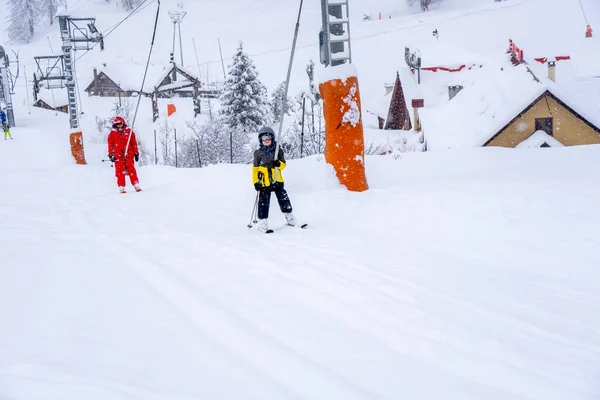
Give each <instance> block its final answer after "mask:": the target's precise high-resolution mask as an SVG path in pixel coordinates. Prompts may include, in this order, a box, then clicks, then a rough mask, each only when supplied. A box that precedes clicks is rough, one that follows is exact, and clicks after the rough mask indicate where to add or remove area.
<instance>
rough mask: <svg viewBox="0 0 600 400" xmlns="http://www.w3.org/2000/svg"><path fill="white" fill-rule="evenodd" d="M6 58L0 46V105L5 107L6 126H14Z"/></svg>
mask: <svg viewBox="0 0 600 400" xmlns="http://www.w3.org/2000/svg"><path fill="white" fill-rule="evenodd" d="M8 64H9V63H8V56H7V55H6V53H5V52H4V48H2V46H0V103H3V104H5V105H6V117H7V119H8V126H9V127H11V128H12V127H13V126H15V113H14V111H13V105H12V98H11V94H10V81H9V77H8Z"/></svg>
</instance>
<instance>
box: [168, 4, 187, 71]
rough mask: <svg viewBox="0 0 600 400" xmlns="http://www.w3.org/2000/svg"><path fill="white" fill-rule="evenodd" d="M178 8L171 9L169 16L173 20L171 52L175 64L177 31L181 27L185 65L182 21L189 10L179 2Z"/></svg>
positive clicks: (180, 51)
mask: <svg viewBox="0 0 600 400" xmlns="http://www.w3.org/2000/svg"><path fill="white" fill-rule="evenodd" d="M177 8H178V10H177V11H169V16H170V17H171V21H173V51H172V52H171V62H172V63H173V64H175V33H176V30H177V28H179V53H180V57H181V66H182V67H183V43H182V41H181V22H182V21H183V18H184V17H185V16H186V14H187V11H185V10H184V9H183V6H182V5H181V4H178V5H177Z"/></svg>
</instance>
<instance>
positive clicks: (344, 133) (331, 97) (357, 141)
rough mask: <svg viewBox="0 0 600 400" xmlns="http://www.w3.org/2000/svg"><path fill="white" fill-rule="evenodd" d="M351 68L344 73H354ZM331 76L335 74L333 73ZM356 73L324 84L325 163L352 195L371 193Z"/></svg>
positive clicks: (321, 90) (322, 84) (342, 70)
mask: <svg viewBox="0 0 600 400" xmlns="http://www.w3.org/2000/svg"><path fill="white" fill-rule="evenodd" d="M348 67H351V66H347V65H343V66H337V67H329V68H327V69H331V70H333V69H336V68H340V69H341V72H348V71H350V72H354V68H351V69H349V68H348ZM330 74H331V73H330ZM355 75H356V73H354V74H351V75H350V76H345V77H338V78H336V77H333V78H331V79H328V80H327V81H324V82H321V84H320V85H319V91H320V93H321V97H322V98H323V109H324V110H323V111H324V115H325V161H327V162H328V163H329V164H331V165H332V166H333V168H334V169H335V172H336V175H337V177H338V179H339V181H340V183H341V184H342V185H344V186H346V188H347V189H348V190H350V191H353V192H362V191H364V190H367V189H369V185H368V184H367V178H366V176H365V161H364V160H365V144H364V143H365V141H364V135H363V126H362V117H361V108H360V94H359V91H358V79H357V78H356V76H355Z"/></svg>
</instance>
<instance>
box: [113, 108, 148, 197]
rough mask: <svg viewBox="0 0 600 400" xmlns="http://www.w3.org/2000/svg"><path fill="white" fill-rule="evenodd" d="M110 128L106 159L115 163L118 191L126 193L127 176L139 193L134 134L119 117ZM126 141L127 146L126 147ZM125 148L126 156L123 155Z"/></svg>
mask: <svg viewBox="0 0 600 400" xmlns="http://www.w3.org/2000/svg"><path fill="white" fill-rule="evenodd" d="M112 127H113V129H112V130H111V131H110V133H109V134H108V158H110V160H111V161H112V162H114V163H115V175H116V177H117V185H118V186H119V191H120V192H121V193H126V192H125V175H129V179H130V180H131V184H132V185H133V187H134V188H135V191H136V192H139V191H141V190H142V189H140V185H139V180H138V176H137V171H136V170H135V163H134V160H135V161H139V159H140V153H139V150H138V144H137V140H135V133H134V132H133V131H132V130H131V128H129V127H128V126H127V124H126V123H125V120H124V119H123V117H121V116H119V115H117V116H116V117H115V119H114V120H113V124H112ZM130 137H131V139H130ZM128 140H129V146H127V141H128ZM126 147H127V154H126V153H125V148H126Z"/></svg>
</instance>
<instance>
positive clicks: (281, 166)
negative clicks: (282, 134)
mask: <svg viewBox="0 0 600 400" xmlns="http://www.w3.org/2000/svg"><path fill="white" fill-rule="evenodd" d="M277 159H278V160H279V162H280V164H279V167H278V168H279V170H280V171H283V170H284V169H285V156H284V155H283V149H282V148H281V147H279V153H277Z"/></svg>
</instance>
